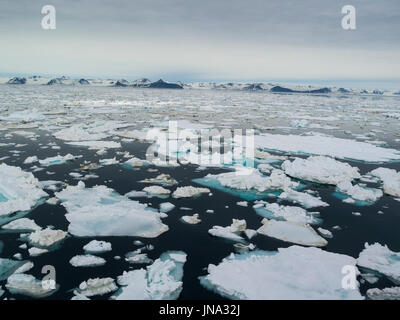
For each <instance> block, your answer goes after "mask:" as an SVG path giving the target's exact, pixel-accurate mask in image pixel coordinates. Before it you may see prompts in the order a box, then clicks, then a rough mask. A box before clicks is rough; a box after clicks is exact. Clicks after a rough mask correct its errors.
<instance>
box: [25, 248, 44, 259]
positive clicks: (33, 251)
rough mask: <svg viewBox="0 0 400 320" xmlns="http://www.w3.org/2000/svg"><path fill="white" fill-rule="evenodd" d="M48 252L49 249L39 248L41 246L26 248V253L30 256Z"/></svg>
mask: <svg viewBox="0 0 400 320" xmlns="http://www.w3.org/2000/svg"><path fill="white" fill-rule="evenodd" d="M47 252H49V250H47V249H41V248H36V247H32V248H29V249H28V253H29V255H30V256H31V257H37V256H40V255H42V254H44V253H47Z"/></svg>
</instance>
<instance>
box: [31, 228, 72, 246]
mask: <svg viewBox="0 0 400 320" xmlns="http://www.w3.org/2000/svg"><path fill="white" fill-rule="evenodd" d="M67 234H68V232H65V231H62V230H53V229H50V228H46V229H43V230H37V231H35V232H33V233H31V234H30V235H29V242H30V244H31V245H33V246H35V247H39V248H43V249H45V248H49V247H53V246H55V245H57V244H59V243H60V242H61V241H63V240H64V239H65V237H66V236H67Z"/></svg>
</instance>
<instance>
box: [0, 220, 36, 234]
mask: <svg viewBox="0 0 400 320" xmlns="http://www.w3.org/2000/svg"><path fill="white" fill-rule="evenodd" d="M2 229H5V230H13V231H16V232H19V231H38V230H41V229H42V228H41V227H39V226H38V225H37V224H36V223H35V221H33V220H31V219H28V218H21V219H17V220H14V221H11V222H9V223H7V224H6V225H3V226H2Z"/></svg>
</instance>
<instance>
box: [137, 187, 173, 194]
mask: <svg viewBox="0 0 400 320" xmlns="http://www.w3.org/2000/svg"><path fill="white" fill-rule="evenodd" d="M143 191H144V192H146V193H147V194H150V195H159V196H169V194H170V193H171V191H170V190H168V189H165V188H163V187H160V186H150V187H146V188H143Z"/></svg>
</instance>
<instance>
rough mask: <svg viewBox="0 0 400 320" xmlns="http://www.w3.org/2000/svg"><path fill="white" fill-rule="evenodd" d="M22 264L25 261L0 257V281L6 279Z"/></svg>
mask: <svg viewBox="0 0 400 320" xmlns="http://www.w3.org/2000/svg"><path fill="white" fill-rule="evenodd" d="M23 264H25V261H15V260H10V259H4V258H0V281H3V280H5V279H7V278H8V277H9V276H10V275H11V274H13V273H14V272H15V271H16V270H18V268H20V267H21V266H22V265H23Z"/></svg>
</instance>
